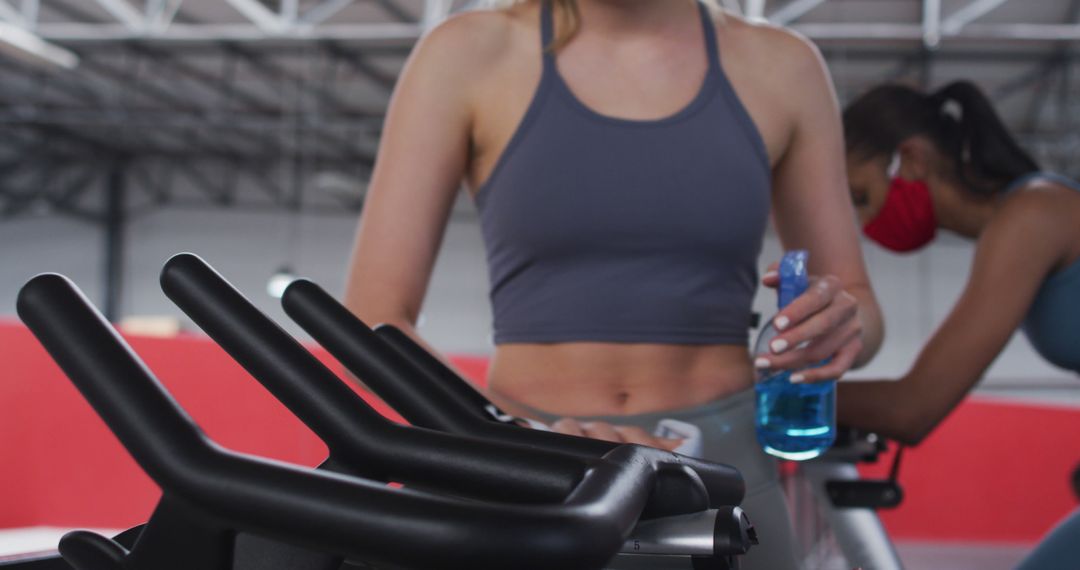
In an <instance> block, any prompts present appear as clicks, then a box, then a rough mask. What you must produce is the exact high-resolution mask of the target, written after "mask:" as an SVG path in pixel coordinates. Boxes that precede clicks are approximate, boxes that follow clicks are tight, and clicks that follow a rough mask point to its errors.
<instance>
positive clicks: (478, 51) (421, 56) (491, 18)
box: [412, 7, 530, 79]
mask: <svg viewBox="0 0 1080 570" xmlns="http://www.w3.org/2000/svg"><path fill="white" fill-rule="evenodd" d="M529 18H530V13H529V11H528V10H527V7H515V8H510V9H503V10H474V11H469V12H464V13H460V14H455V15H453V16H451V17H450V18H448V19H447V20H446V21H444V22H442V23H441V24H439V25H438V26H436V27H435V28H434V29H432V30H431V31H430V32H428V33H427V34H426V35H425V36H424V37H423V38H422V39H421V40H420V42H419V43H418V44H417V46H416V48H415V50H414V52H413V56H412V59H413V60H414V62H415V64H417V65H421V66H428V65H431V66H438V67H439V68H441V69H442V70H444V71H447V72H452V73H454V74H457V75H458V76H459V77H460V78H462V79H475V78H476V76H477V74H480V73H482V72H483V71H484V70H486V69H489V68H490V67H491V66H492V65H493V64H498V63H500V62H502V61H504V60H505V59H506V58H507V57H509V56H511V55H512V54H513V53H514V52H515V51H516V47H517V46H519V45H522V43H523V36H525V35H527V32H528V30H529V29H530V28H529V22H528V20H529Z"/></svg>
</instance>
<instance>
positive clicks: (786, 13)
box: [769, 0, 825, 26]
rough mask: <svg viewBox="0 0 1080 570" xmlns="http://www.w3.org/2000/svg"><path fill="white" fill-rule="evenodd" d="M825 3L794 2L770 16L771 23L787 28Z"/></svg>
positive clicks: (809, 0)
mask: <svg viewBox="0 0 1080 570" xmlns="http://www.w3.org/2000/svg"><path fill="white" fill-rule="evenodd" d="M824 3H825V0H794V1H793V2H791V3H790V4H788V5H786V6H784V7H783V8H780V9H779V10H777V11H775V12H773V13H772V14H769V21H770V22H772V23H774V24H777V25H780V26H786V25H788V24H790V23H791V22H794V21H795V20H798V19H799V18H802V17H803V16H805V15H806V14H807V13H809V12H810V11H811V10H813V9H814V8H817V7H818V6H821V5H822V4H824Z"/></svg>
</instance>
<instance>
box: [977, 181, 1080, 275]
mask: <svg viewBox="0 0 1080 570" xmlns="http://www.w3.org/2000/svg"><path fill="white" fill-rule="evenodd" d="M1077 217H1080V192H1077V191H1075V190H1073V189H1070V188H1067V187H1065V186H1063V185H1061V184H1057V183H1054V182H1050V181H1044V180H1038V181H1033V182H1032V183H1030V184H1028V185H1026V186H1024V187H1023V188H1019V189H1017V190H1015V191H1013V192H1011V193H1010V194H1009V195H1008V196H1006V197H1004V198H1002V203H1001V205H1000V207H999V208H998V210H997V212H996V213H995V214H994V216H993V218H991V219H990V222H989V223H988V224H987V226H986V228H985V229H984V230H983V232H982V235H981V236H980V237H979V248H980V249H985V250H987V251H988V252H1000V251H1006V250H1012V249H1014V248H1020V249H1021V250H1022V251H1023V256H1024V257H1025V258H1026V259H1027V260H1028V261H1029V262H1033V263H1034V262H1039V263H1040V264H1041V265H1040V267H1043V266H1046V267H1051V266H1054V265H1055V264H1058V263H1060V262H1061V261H1062V260H1063V259H1065V258H1072V257H1073V256H1075V253H1076V252H1075V249H1076V246H1075V244H1076V242H1077V240H1078V239H1080V235H1078V234H1080V226H1078V225H1077V223H1076V219H1077ZM995 254H996V253H995Z"/></svg>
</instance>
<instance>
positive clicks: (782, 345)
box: [769, 338, 788, 354]
mask: <svg viewBox="0 0 1080 570" xmlns="http://www.w3.org/2000/svg"><path fill="white" fill-rule="evenodd" d="M769 347H771V348H772V351H773V352H775V353H776V354H780V353H781V352H784V351H785V350H787V347H788V342H787V341H786V340H784V339H782V338H778V339H776V340H774V341H772V342H771V343H769Z"/></svg>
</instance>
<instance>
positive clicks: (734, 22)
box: [716, 12, 826, 81]
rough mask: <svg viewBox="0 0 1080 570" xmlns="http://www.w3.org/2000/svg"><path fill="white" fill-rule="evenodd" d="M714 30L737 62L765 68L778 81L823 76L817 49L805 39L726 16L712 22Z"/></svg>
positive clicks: (783, 30) (736, 16)
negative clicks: (723, 37)
mask: <svg viewBox="0 0 1080 570" xmlns="http://www.w3.org/2000/svg"><path fill="white" fill-rule="evenodd" d="M716 25H717V29H718V30H721V34H723V35H724V36H726V37H725V39H724V43H725V47H726V48H727V49H728V50H733V51H736V52H737V54H733V55H737V56H738V59H739V60H740V61H746V62H748V63H750V64H751V65H754V66H755V67H757V66H767V67H759V69H774V70H778V71H781V72H782V73H779V74H775V75H776V76H778V77H782V78H787V79H790V80H792V81H798V80H799V79H800V78H802V79H805V76H806V75H814V76H819V77H820V76H823V75H824V74H825V73H826V68H825V62H824V59H823V58H822V56H821V52H820V51H819V50H818V48H817V46H815V45H814V44H813V42H811V41H810V40H809V39H807V38H806V37H805V36H803V35H801V34H799V33H797V32H795V31H793V30H790V29H788V28H784V27H781V26H776V25H773V24H769V23H767V22H755V21H751V20H747V19H746V18H743V17H741V16H738V15H735V14H731V13H728V12H725V13H723V14H722V15H719V16H718V17H717V19H716Z"/></svg>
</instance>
